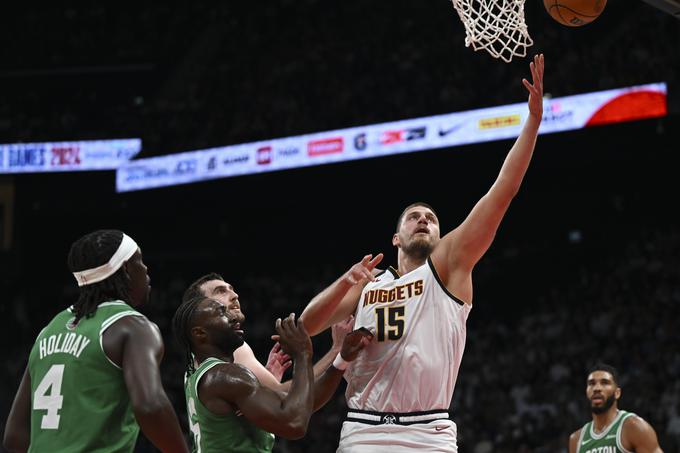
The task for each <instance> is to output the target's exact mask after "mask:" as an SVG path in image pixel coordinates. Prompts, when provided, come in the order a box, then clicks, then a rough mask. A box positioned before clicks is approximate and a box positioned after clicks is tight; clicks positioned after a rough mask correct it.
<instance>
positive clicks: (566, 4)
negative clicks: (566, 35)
mask: <svg viewBox="0 0 680 453" xmlns="http://www.w3.org/2000/svg"><path fill="white" fill-rule="evenodd" d="M543 5H544V6H545V9H546V10H547V11H548V13H549V14H550V15H551V16H552V18H553V19H555V20H556V21H557V22H559V23H561V24H562V25H566V26H568V27H580V26H582V25H586V24H589V23H591V22H592V21H594V20H595V19H597V17H598V16H599V15H600V14H602V11H604V7H605V6H606V5H607V0H543Z"/></svg>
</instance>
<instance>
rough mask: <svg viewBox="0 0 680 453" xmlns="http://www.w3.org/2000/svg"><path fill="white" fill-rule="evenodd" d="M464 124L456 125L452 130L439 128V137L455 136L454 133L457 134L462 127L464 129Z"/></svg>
mask: <svg viewBox="0 0 680 453" xmlns="http://www.w3.org/2000/svg"><path fill="white" fill-rule="evenodd" d="M463 124H464V123H461V124H456V125H455V126H453V127H451V128H448V129H442V128H441V127H440V128H439V136H440V137H446V136H447V135H449V134H453V133H454V132H456V131H457V130H458V129H460V128H461V127H463Z"/></svg>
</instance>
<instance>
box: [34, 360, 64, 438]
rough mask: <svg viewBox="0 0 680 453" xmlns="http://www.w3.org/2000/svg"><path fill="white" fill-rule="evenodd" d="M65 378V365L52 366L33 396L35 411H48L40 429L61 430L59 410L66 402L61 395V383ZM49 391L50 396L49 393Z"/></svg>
mask: <svg viewBox="0 0 680 453" xmlns="http://www.w3.org/2000/svg"><path fill="white" fill-rule="evenodd" d="M63 377H64V365H52V366H51V367H50V369H49V370H48V371H47V373H46V374H45V376H44V377H43V378H42V381H40V384H39V385H38V388H36V389H35V394H33V410H46V411H47V414H45V415H43V418H42V422H41V423H40V428H42V429H59V409H61V405H62V404H63V402H64V397H63V396H62V394H61V381H62V379H63ZM48 391H49V393H50V394H49V395H48V394H47V392H48Z"/></svg>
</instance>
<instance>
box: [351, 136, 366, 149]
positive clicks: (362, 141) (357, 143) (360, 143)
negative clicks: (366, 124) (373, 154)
mask: <svg viewBox="0 0 680 453" xmlns="http://www.w3.org/2000/svg"><path fill="white" fill-rule="evenodd" d="M367 147H368V140H367V139H366V133H365V132H362V133H361V134H357V135H356V136H355V137H354V149H356V150H357V151H363V150H365V149H366V148H367Z"/></svg>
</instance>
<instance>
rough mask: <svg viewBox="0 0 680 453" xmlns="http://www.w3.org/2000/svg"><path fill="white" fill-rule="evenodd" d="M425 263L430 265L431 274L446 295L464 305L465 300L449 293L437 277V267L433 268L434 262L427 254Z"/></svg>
mask: <svg viewBox="0 0 680 453" xmlns="http://www.w3.org/2000/svg"><path fill="white" fill-rule="evenodd" d="M427 265H428V266H430V270H431V271H432V275H434V279H435V280H437V283H438V284H439V286H440V287H441V289H442V290H443V291H444V293H446V295H447V296H449V297H450V298H451V299H452V300H453V301H454V302H456V303H457V304H458V305H462V306H465V302H463V301H462V300H460V299H459V298H457V297H456V296H454V295H453V294H451V291H449V289H448V288H447V287H446V285H444V282H442V280H441V278H439V274H438V273H437V269H435V268H434V263H433V262H432V258H430V257H429V256H428V257H427Z"/></svg>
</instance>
